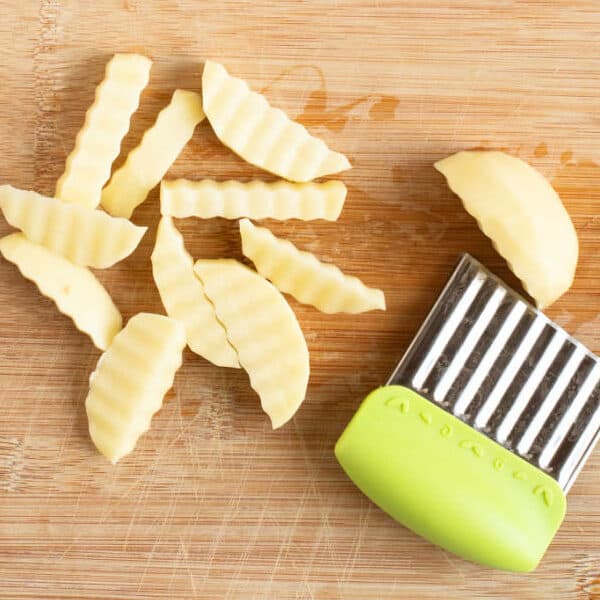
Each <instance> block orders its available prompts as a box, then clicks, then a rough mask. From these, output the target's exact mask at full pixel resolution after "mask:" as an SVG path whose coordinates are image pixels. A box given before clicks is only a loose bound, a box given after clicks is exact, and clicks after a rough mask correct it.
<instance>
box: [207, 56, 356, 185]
mask: <svg viewBox="0 0 600 600" xmlns="http://www.w3.org/2000/svg"><path fill="white" fill-rule="evenodd" d="M202 100H203V104H204V111H205V112H206V116H207V117H208V120H209V121H210V124H211V126H212V128H213V129H214V131H215V133H216V134H217V137H218V138H219V139H220V140H221V141H222V142H223V143H224V144H225V145H226V146H228V147H229V148H231V149H232V150H233V151H234V152H235V153H236V154H239V155H240V156H241V157H242V158H243V159H244V160H246V161H247V162H249V163H251V164H253V165H256V166H257V167H260V168H261V169H265V171H269V172H270V173H274V174H275V175H278V176H279V177H283V178H284V179H289V180H290V181H311V180H312V179H316V178H317V177H323V176H324V175H331V174H332V173H338V172H339V171H345V170H346V169H349V168H350V167H351V165H350V162H349V161H348V159H347V158H346V157H345V156H344V155H343V154H340V153H339V152H333V151H332V150H330V149H329V148H328V147H327V145H326V144H325V142H323V140H320V139H318V138H316V137H313V136H312V135H310V133H308V131H307V130H306V128H305V127H304V126H302V125H300V123H296V122H295V121H292V120H291V119H290V118H289V117H288V116H287V115H286V114H285V113H284V112H283V111H281V110H279V109H276V108H273V107H272V106H271V105H270V104H269V103H268V102H267V100H266V98H265V97H264V96H262V95H261V94H258V93H256V92H253V91H252V90H250V89H249V87H248V85H247V84H246V82H245V81H243V80H241V79H237V78H236V77H232V76H231V75H229V73H228V72H227V71H226V69H225V67H223V65H220V64H218V63H215V62H212V61H210V60H207V61H206V64H205V65H204V72H203V74H202Z"/></svg>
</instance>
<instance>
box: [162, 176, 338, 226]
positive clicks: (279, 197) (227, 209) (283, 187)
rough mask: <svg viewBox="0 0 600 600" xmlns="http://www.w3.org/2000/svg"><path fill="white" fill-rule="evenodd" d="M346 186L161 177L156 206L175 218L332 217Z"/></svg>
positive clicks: (331, 219)
mask: <svg viewBox="0 0 600 600" xmlns="http://www.w3.org/2000/svg"><path fill="white" fill-rule="evenodd" d="M346 193H347V189H346V186H345V185H344V184H343V183H342V182H341V181H335V180H331V181H325V182H324V183H313V182H310V183H291V182H289V181H284V180H280V181H275V182H273V183H266V182H265V181H258V180H255V181H249V182H247V183H244V182H241V181H214V180H212V179H203V180H202V181H188V180H187V179H175V180H172V181H165V180H163V181H162V183H161V185H160V208H161V212H162V214H163V215H172V216H174V217H177V218H179V219H183V218H185V217H199V218H201V219H212V218H213V217H224V218H225V219H239V218H240V217H249V218H251V219H277V220H280V221H284V220H286V219H301V220H303V221H311V220H313V219H325V220H327V221H336V220H337V218H338V217H339V216H340V213H341V212H342V208H343V206H344V201H345V199H346Z"/></svg>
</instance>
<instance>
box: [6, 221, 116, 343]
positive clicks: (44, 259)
mask: <svg viewBox="0 0 600 600" xmlns="http://www.w3.org/2000/svg"><path fill="white" fill-rule="evenodd" d="M0 254H2V256H4V258H5V259H6V260H8V261H10V262H11V263H13V264H14V265H16V266H17V268H18V269H19V271H20V272H21V274H22V275H23V277H25V278H26V279H29V280H30V281H33V283H35V284H36V285H37V287H38V289H39V290H40V292H41V293H42V294H44V296H47V297H48V298H50V299H51V300H53V301H54V302H55V304H56V306H57V308H58V310H59V311H60V312H61V313H63V314H65V315H67V316H68V317H70V318H71V319H72V320H73V322H74V323H75V326H76V327H77V329H79V331H82V332H83V333H86V334H87V335H89V336H90V338H91V339H92V341H93V342H94V345H95V346H96V347H97V348H99V349H100V350H106V348H107V347H108V345H109V344H110V342H111V341H112V339H113V337H114V336H115V335H116V334H117V333H118V332H119V331H120V330H121V326H122V323H123V322H122V319H121V313H120V312H119V309H118V308H117V307H116V306H115V304H114V302H113V301H112V298H111V297H110V295H109V294H108V292H107V291H106V290H105V289H104V287H103V286H102V284H101V283H100V282H99V281H98V280H97V279H96V277H95V276H94V274H93V273H92V272H91V271H90V270H89V269H86V268H85V267H80V266H78V265H74V264H72V263H70V262H69V261H68V260H67V259H66V258H64V257H62V256H60V255H59V254H54V253H53V252H50V250H47V249H46V248H44V247H43V246H40V245H38V244H34V243H33V242H30V241H29V240H28V239H27V238H26V237H25V236H24V235H23V234H22V233H13V234H11V235H7V236H6V237H3V238H1V239H0Z"/></svg>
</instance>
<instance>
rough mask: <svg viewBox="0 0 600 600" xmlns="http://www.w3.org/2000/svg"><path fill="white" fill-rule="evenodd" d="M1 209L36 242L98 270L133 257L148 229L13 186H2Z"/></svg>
mask: <svg viewBox="0 0 600 600" xmlns="http://www.w3.org/2000/svg"><path fill="white" fill-rule="evenodd" d="M0 209H1V210H2V212H3V214H4V217H5V218H6V220H7V221H8V222H9V223H10V224H11V225H12V226H13V227H16V228H17V229H20V230H21V231H22V232H23V233H24V234H25V236H26V237H27V238H28V239H29V240H31V241H32V242H34V243H36V244H40V245H42V246H45V247H46V248H48V250H51V251H52V252H55V253H56V254H60V255H62V256H64V257H65V258H66V259H68V260H70V261H71V262H72V263H75V264H76V265H80V266H83V267H95V268H96V269H106V268H108V267H111V266H112V265H114V264H115V263H117V262H119V261H120V260H123V259H124V258H125V257H127V256H129V255H130V254H131V253H132V252H133V251H134V250H135V249H136V248H137V245H138V244H139V243H140V240H141V239H142V237H143V236H144V234H145V233H146V230H147V229H148V228H147V227H138V226H137V225H134V224H133V223H131V221H128V220H127V219H118V218H115V217H111V216H110V215H107V214H106V213H105V212H103V211H101V210H94V209H91V208H87V207H85V206H81V205H79V204H73V203H67V202H61V201H60V200H56V199H55V198H48V197H47V196H42V195H41V194H38V193H36V192H32V191H27V190H19V189H17V188H14V187H12V186H10V185H0Z"/></svg>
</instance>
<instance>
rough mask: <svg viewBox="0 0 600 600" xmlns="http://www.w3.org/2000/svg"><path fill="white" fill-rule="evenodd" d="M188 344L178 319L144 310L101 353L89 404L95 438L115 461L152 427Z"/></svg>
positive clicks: (105, 454)
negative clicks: (144, 311)
mask: <svg viewBox="0 0 600 600" xmlns="http://www.w3.org/2000/svg"><path fill="white" fill-rule="evenodd" d="M185 343H186V342H185V331H184V328H183V325H182V324H181V323H179V321H176V320H175V319H171V318H169V317H164V316H162V315H155V314H151V313H139V314H137V315H135V316H134V317H132V318H131V319H130V320H129V322H128V323H127V325H126V326H125V327H124V328H123V329H122V330H121V331H120V332H119V333H118V334H117V335H116V336H115V338H114V339H113V341H112V343H111V345H110V346H109V347H108V349H107V350H106V352H104V354H102V356H101V357H100V360H99V361H98V364H97V366H96V370H95V371H94V372H93V373H92V374H91V376H90V391H89V393H88V395H87V398H86V400H85V409H86V412H87V416H88V425H89V430H90V436H91V438H92V441H93V442H94V444H95V446H96V448H98V450H99V451H100V452H101V453H102V454H103V455H104V456H106V458H108V459H109V460H110V461H111V462H112V463H113V464H114V463H116V462H117V461H118V460H119V459H121V458H123V456H125V455H126V454H129V453H130V452H131V451H132V450H133V448H134V447H135V445H136V443H137V441H138V439H139V437H140V436H141V435H142V434H143V433H144V432H146V431H148V429H149V428H150V422H151V420H152V417H153V415H154V413H156V412H157V411H158V410H159V409H160V407H161V406H162V402H163V398H164V396H165V394H166V393H167V391H168V390H169V389H170V388H171V386H172V385H173V379H174V377H175V373H176V372H177V369H179V367H180V366H181V360H182V358H181V353H182V351H183V349H184V348H185Z"/></svg>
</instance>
